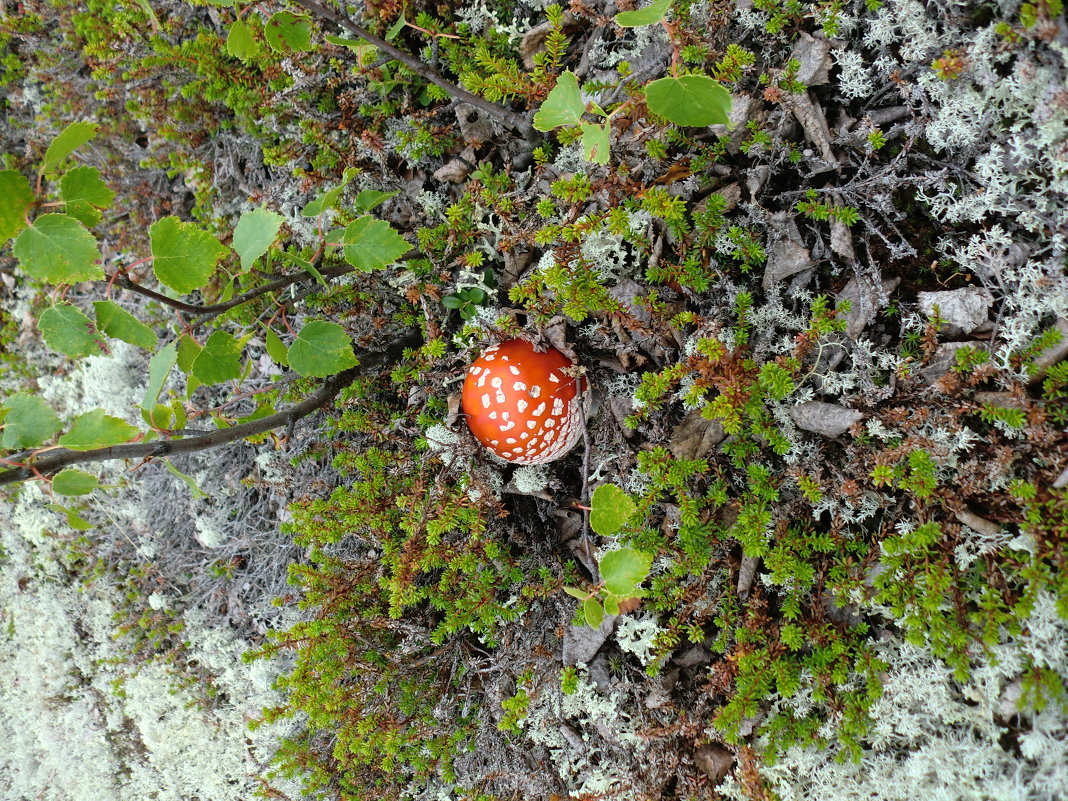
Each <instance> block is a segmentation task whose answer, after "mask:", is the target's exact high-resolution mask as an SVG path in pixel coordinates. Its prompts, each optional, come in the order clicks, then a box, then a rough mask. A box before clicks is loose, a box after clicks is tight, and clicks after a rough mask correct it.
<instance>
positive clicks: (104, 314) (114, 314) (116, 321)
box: [93, 300, 158, 350]
mask: <svg viewBox="0 0 1068 801" xmlns="http://www.w3.org/2000/svg"><path fill="white" fill-rule="evenodd" d="M93 308H94V309H96V327H97V329H98V330H100V331H102V332H103V333H105V334H107V335H108V336H109V337H115V339H121V340H122V341H123V342H129V343H130V344H131V345H137V347H139V348H144V349H145V350H153V349H155V347H156V343H157V342H158V340H157V338H156V333H155V332H154V331H153V330H152V329H151V328H149V327H148V326H147V325H145V324H144V323H142V322H141V321H140V320H138V319H137V318H136V317H134V316H133V315H132V314H130V313H129V312H128V311H126V310H125V309H123V308H122V307H121V306H119V304H117V303H115V301H112V300H97V301H94V302H93Z"/></svg>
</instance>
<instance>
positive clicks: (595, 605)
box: [582, 598, 604, 629]
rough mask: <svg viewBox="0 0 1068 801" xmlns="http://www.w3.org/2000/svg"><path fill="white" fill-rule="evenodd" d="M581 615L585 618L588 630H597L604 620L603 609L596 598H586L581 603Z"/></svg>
mask: <svg viewBox="0 0 1068 801" xmlns="http://www.w3.org/2000/svg"><path fill="white" fill-rule="evenodd" d="M582 613H583V614H584V615H585V616H586V625H587V626H589V627H590V628H594V629H595V628H598V627H600V625H601V621H602V620H604V609H602V608H601V604H600V603H599V602H598V601H597V599H596V598H587V599H586V600H585V601H583V602H582Z"/></svg>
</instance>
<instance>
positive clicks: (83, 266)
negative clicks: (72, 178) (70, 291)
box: [14, 214, 104, 284]
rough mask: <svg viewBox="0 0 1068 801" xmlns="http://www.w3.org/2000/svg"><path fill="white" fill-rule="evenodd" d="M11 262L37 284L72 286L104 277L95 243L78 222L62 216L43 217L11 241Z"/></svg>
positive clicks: (50, 215)
mask: <svg viewBox="0 0 1068 801" xmlns="http://www.w3.org/2000/svg"><path fill="white" fill-rule="evenodd" d="M14 253H15V258H17V259H18V260H19V265H20V266H21V267H22V269H24V270H25V271H26V272H27V273H29V274H30V275H31V276H33V277H34V278H36V279H37V280H39V281H45V282H46V283H50V284H76V283H78V282H79V281H93V280H99V279H101V278H103V277H104V271H103V270H102V269H101V268H100V265H99V264H97V263H96V262H97V261H98V260H99V259H100V250H99V249H98V248H97V246H96V239H94V238H93V235H92V234H91V233H89V231H87V230H86V228H85V226H84V225H82V224H81V223H80V222H79V221H78V220H76V219H74V218H73V217H70V216H68V215H66V214H43V215H41V216H40V217H38V218H37V219H36V220H34V221H33V225H31V226H30V227H29V228H26V229H24V230H23V231H22V233H20V234H19V235H18V236H17V237H16V238H15V247H14Z"/></svg>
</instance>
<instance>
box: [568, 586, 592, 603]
mask: <svg viewBox="0 0 1068 801" xmlns="http://www.w3.org/2000/svg"><path fill="white" fill-rule="evenodd" d="M564 592H566V593H567V594H568V595H570V596H571V597H572V598H578V599H579V600H580V601H585V600H586V599H587V598H589V597H590V594H589V593H588V592H586V591H585V590H580V589H579V588H578V587H564Z"/></svg>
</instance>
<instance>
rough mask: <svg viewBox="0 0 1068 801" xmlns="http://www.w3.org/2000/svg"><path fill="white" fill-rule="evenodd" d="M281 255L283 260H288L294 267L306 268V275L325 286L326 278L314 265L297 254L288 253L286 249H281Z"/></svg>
mask: <svg viewBox="0 0 1068 801" xmlns="http://www.w3.org/2000/svg"><path fill="white" fill-rule="evenodd" d="M281 257H282V259H283V260H284V261H288V262H289V263H290V264H292V265H293V266H294V267H299V268H300V269H302V270H306V271H307V273H308V275H310V276H311V277H312V278H314V279H315V280H316V281H317V282H318V283H320V284H322V285H323V286H326V279H325V278H323V274H322V273H321V272H319V271H318V270H317V269H315V265H314V264H312V263H311V262H310V261H306V260H304V259H302V258H301V257H300V256H298V255H297V254H296V253H290V252H289V251H288V250H285V251H282V254H281Z"/></svg>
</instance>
